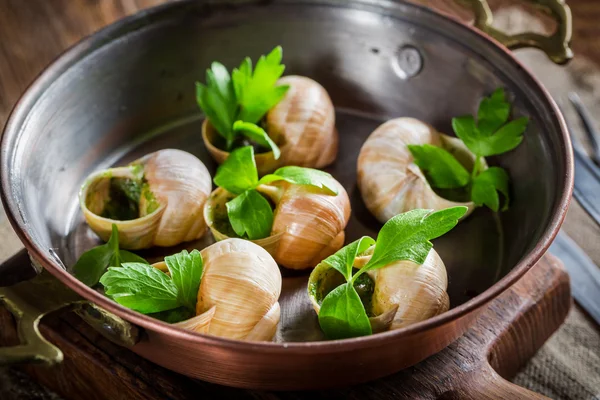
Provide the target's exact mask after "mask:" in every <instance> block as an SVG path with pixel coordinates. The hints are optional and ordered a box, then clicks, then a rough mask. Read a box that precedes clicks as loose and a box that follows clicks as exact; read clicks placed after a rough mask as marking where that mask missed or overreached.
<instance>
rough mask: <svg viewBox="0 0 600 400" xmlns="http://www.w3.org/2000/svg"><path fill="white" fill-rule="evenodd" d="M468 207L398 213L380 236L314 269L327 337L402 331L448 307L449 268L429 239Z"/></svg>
mask: <svg viewBox="0 0 600 400" xmlns="http://www.w3.org/2000/svg"><path fill="white" fill-rule="evenodd" d="M466 212H467V208H466V207H462V206H459V207H452V208H447V209H444V210H440V211H433V210H424V209H416V210H412V211H409V212H406V213H403V214H398V215H396V216H394V217H392V218H391V219H390V220H389V221H388V222H386V224H385V225H384V226H383V227H382V228H381V230H380V231H379V234H378V235H377V240H373V239H372V238H370V237H368V236H364V237H362V238H360V239H359V240H357V241H355V242H352V243H350V244H348V245H347V246H345V247H344V248H342V249H341V250H339V251H338V252H337V253H335V254H333V255H332V256H330V257H328V258H326V259H324V260H323V261H322V262H320V263H319V265H317V267H316V268H315V269H314V270H313V271H312V273H311V274H310V277H309V281H308V296H309V298H310V300H311V302H312V304H313V307H314V309H315V311H316V312H317V314H318V316H319V325H320V326H321V329H322V330H323V333H324V334H325V336H326V337H328V338H330V339H343V338H348V337H356V336H364V335H369V334H371V333H377V332H382V331H386V330H389V329H399V328H402V327H405V326H408V325H410V324H414V323H416V322H419V321H423V320H425V319H428V318H431V317H434V316H436V315H438V314H441V313H443V312H445V311H447V310H448V308H449V299H448V294H447V293H446V289H447V288H448V277H447V275H446V267H445V266H444V263H443V262H442V259H441V258H440V256H439V255H438V254H437V253H436V251H435V250H434V249H433V244H432V243H431V242H430V241H429V240H431V239H435V238H437V237H439V236H441V235H443V234H445V233H446V232H448V231H449V230H451V229H452V228H454V226H456V224H457V223H458V220H459V219H460V218H461V217H462V216H464V214H465V213H466Z"/></svg>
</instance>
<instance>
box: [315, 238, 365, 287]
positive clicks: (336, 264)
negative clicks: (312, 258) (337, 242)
mask: <svg viewBox="0 0 600 400" xmlns="http://www.w3.org/2000/svg"><path fill="white" fill-rule="evenodd" d="M373 244H375V240H373V238H370V237H369V236H363V237H361V238H360V239H358V240H355V241H354V242H352V243H350V244H348V245H346V246H344V247H342V248H341V249H340V250H338V251H337V252H335V253H334V254H332V255H330V256H329V257H327V258H326V259H324V260H323V261H321V262H322V263H325V264H328V265H330V266H331V267H333V268H335V269H336V270H338V271H339V272H340V274H342V275H344V277H345V278H346V280H347V281H349V280H350V279H351V278H352V266H353V265H354V260H355V259H356V256H357V255H359V254H360V253H362V252H364V251H365V250H367V249H368V248H369V247H371V246H372V245H373Z"/></svg>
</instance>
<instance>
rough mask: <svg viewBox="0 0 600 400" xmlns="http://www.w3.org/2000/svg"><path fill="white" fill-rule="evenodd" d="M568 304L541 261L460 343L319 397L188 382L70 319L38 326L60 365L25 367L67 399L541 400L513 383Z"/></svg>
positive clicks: (10, 327) (4, 334)
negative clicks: (404, 367) (62, 356)
mask: <svg viewBox="0 0 600 400" xmlns="http://www.w3.org/2000/svg"><path fill="white" fill-rule="evenodd" d="M570 305H571V298H570V291H569V280H568V276H567V274H566V273H565V271H564V270H563V269H562V266H561V265H560V262H558V261H557V260H556V259H555V258H553V257H551V256H549V255H547V256H545V257H544V258H543V259H542V260H541V261H540V262H539V263H538V264H537V265H536V266H535V267H534V268H533V269H532V270H531V271H529V272H528V273H527V274H526V275H525V277H524V278H523V279H521V280H520V281H519V282H518V283H517V284H516V285H514V286H513V287H512V288H511V289H509V290H507V291H506V292H505V293H503V294H502V295H501V296H500V297H498V298H497V299H496V300H494V301H493V302H492V303H491V304H490V305H489V307H488V308H487V309H486V310H485V311H483V312H482V314H481V315H480V316H479V317H478V319H477V321H476V323H475V324H474V325H473V326H472V328H471V329H469V331H468V332H467V333H466V334H465V335H464V336H463V337H461V338H460V339H459V340H458V341H456V342H455V343H453V344H451V345H450V346H449V347H448V348H446V349H445V350H443V351H442V352H440V353H438V354H436V355H435V356H432V357H430V358H429V359H427V360H426V361H424V362H422V363H420V364H417V365H416V366H414V367H412V368H409V369H407V370H404V371H402V372H400V373H398V374H395V375H392V376H390V377H387V378H384V379H380V380H378V381H375V382H371V383H368V384H364V385H359V386H355V387H351V388H344V389H339V390H327V391H319V392H281V393H273V392H256V391H246V390H238V389H231V388H226V387H223V386H218V385H213V384H210V383H206V382H201V381H194V380H191V379H188V378H185V377H183V376H181V375H177V374H175V373H173V372H170V371H168V370H165V369H163V368H161V367H158V366H156V365H154V364H152V363H150V362H148V361H146V360H144V359H142V358H140V357H139V356H137V355H135V354H134V353H132V352H129V351H126V350H124V349H123V348H121V347H119V346H116V345H114V344H112V343H110V342H108V341H107V340H106V339H104V338H103V337H102V336H100V334H98V333H97V332H96V331H94V330H93V329H92V328H90V327H89V326H88V325H87V324H85V323H84V322H83V321H82V320H80V319H79V318H78V317H76V316H75V315H74V314H71V313H61V314H55V315H53V316H49V317H47V318H45V319H44V321H43V324H42V326H41V331H42V333H43V334H44V335H45V337H46V338H48V339H49V340H50V341H51V342H53V343H54V344H56V345H57V346H58V347H59V348H61V349H62V351H63V352H64V353H65V360H64V362H63V363H62V364H60V365H58V366H55V367H52V368H47V367H43V366H24V367H23V369H24V370H25V371H26V372H27V373H28V374H29V375H31V376H32V377H33V378H34V379H35V380H37V381H38V382H40V383H42V384H43V385H45V386H47V387H48V388H50V389H52V390H53V391H55V392H57V393H58V394H60V395H61V396H63V397H64V398H65V399H67V400H76V399H81V398H86V399H98V400H114V399H140V400H142V399H148V400H154V399H156V400H158V399H172V400H183V399H189V398H195V397H196V396H197V395H198V394H199V393H201V394H202V396H203V397H206V398H239V399H244V398H248V399H250V398H260V399H273V400H275V399H282V400H283V399H303V398H310V399H328V400H330V399H391V398H394V399H416V398H418V399H437V398H443V399H473V400H475V399H477V400H479V399H516V398H540V399H542V398H545V397H543V396H541V395H536V394H535V393H533V392H530V391H528V390H527V389H523V388H521V387H519V386H516V385H513V384H511V383H510V382H508V381H507V380H505V379H510V378H512V377H513V376H514V375H515V374H516V373H517V371H518V370H519V369H520V368H521V367H522V366H523V365H524V364H525V363H526V362H527V360H529V358H530V357H531V356H532V355H533V354H535V352H536V351H537V350H538V349H539V348H540V347H541V346H542V344H543V343H544V342H545V341H546V339H548V337H549V336H550V335H551V334H552V333H553V332H554V331H555V330H556V329H557V328H558V327H559V326H560V325H561V324H562V322H563V321H564V319H565V317H566V315H567V313H568V311H569V308H570ZM0 326H2V327H3V329H2V330H1V331H0V345H10V344H14V343H16V342H17V338H16V330H15V329H14V324H13V319H12V316H11V315H10V314H9V313H8V312H7V311H6V310H5V309H3V308H2V309H0Z"/></svg>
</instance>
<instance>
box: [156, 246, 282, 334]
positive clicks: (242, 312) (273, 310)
mask: <svg viewBox="0 0 600 400" xmlns="http://www.w3.org/2000/svg"><path fill="white" fill-rule="evenodd" d="M200 253H201V254H202V260H203V263H204V273H203V275H202V280H201V281H200V288H199V290H198V302H197V304H196V314H197V315H196V316H195V317H194V318H190V319H188V320H186V321H182V322H179V323H177V324H174V325H175V326H178V327H180V328H183V329H189V330H193V331H194V332H198V333H205V334H209V335H215V336H221V337H226V338H230V339H239V340H252V341H270V340H272V339H273V336H274V335H275V332H276V330H277V324H278V323H279V318H280V315H281V309H280V307H279V302H278V299H279V295H280V294H281V272H280V271H279V267H278V266H277V263H276V262H275V260H273V257H271V255H269V253H268V252H267V251H265V250H264V249H263V248H262V247H260V246H257V245H255V244H254V243H251V242H250V241H248V240H242V239H226V240H223V241H220V242H217V243H214V244H213V245H211V246H209V247H207V248H205V249H203V250H202V251H201V252H200ZM153 266H154V267H155V268H158V269H160V270H161V271H163V272H166V273H168V269H167V267H166V264H165V263H164V262H160V263H156V264H153Z"/></svg>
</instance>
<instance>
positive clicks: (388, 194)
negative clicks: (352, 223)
mask: <svg viewBox="0 0 600 400" xmlns="http://www.w3.org/2000/svg"><path fill="white" fill-rule="evenodd" d="M411 144H414V145H423V144H430V145H433V146H438V147H442V148H444V149H445V150H447V151H449V152H450V153H452V154H453V155H454V156H455V157H456V158H457V160H458V161H459V162H460V163H461V164H463V165H464V166H465V167H466V168H467V169H469V168H472V167H473V163H474V160H475V156H474V155H473V154H472V153H471V152H470V151H469V150H468V149H467V147H466V146H465V145H464V143H463V142H462V141H461V140H460V139H457V138H453V137H451V136H447V135H444V134H442V133H439V132H437V131H436V130H435V129H434V128H433V127H432V126H430V125H428V124H426V123H424V122H421V121H419V120H417V119H414V118H397V119H393V120H390V121H387V122H385V123H384V124H382V125H380V126H379V127H378V128H377V129H375V131H373V133H371V135H370V136H369V138H368V139H367V141H366V142H365V143H364V144H363V146H362V148H361V150H360V154H359V156H358V166H357V175H358V177H357V183H358V187H359V189H360V192H361V195H362V198H363V200H364V202H365V205H366V206H367V208H368V209H369V211H371V213H372V214H373V215H374V216H375V217H376V218H377V219H378V220H379V221H380V222H382V223H385V222H387V221H388V220H389V219H390V218H392V217H393V216H395V215H397V214H400V213H403V212H406V211H410V210H414V209H415V208H424V209H433V210H436V211H438V210H442V209H445V208H448V207H453V206H466V207H468V209H469V210H468V211H467V213H466V214H465V216H464V217H463V218H465V217H466V216H467V215H469V214H470V213H471V212H472V211H473V210H474V208H475V204H474V203H472V202H466V203H461V202H454V201H450V200H446V199H444V198H442V197H440V196H439V195H437V194H436V193H435V192H434V190H433V189H432V188H431V186H430V185H429V182H427V178H425V176H424V175H423V173H422V172H421V169H420V168H419V167H418V166H417V165H416V164H415V163H414V158H413V156H412V154H411V153H410V151H409V150H408V145H411ZM483 168H487V166H486V165H485V162H484V166H483Z"/></svg>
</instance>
